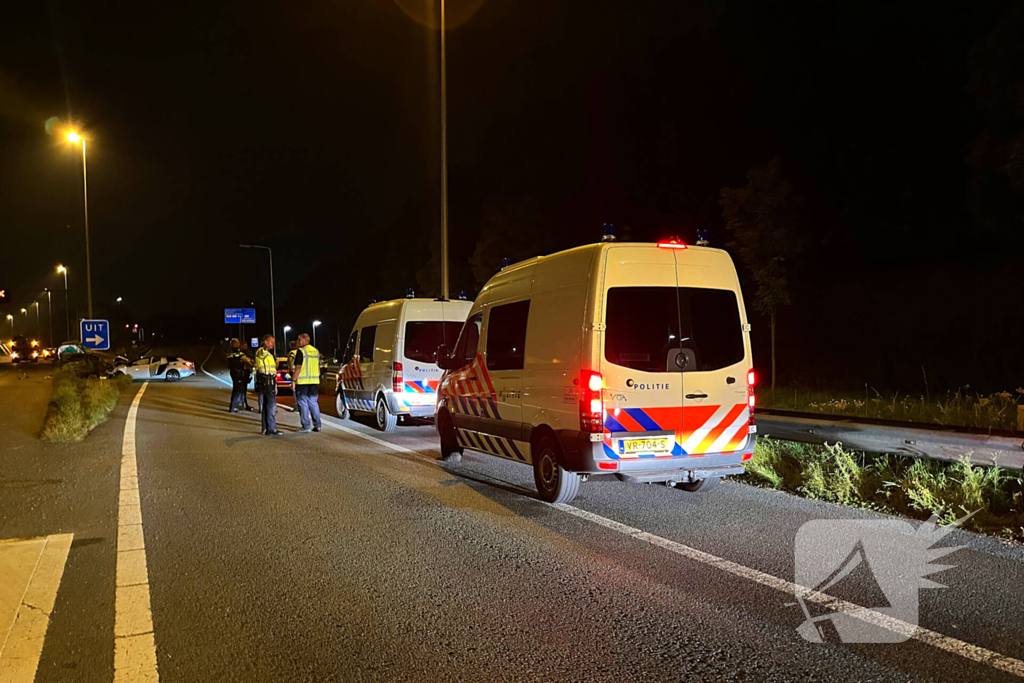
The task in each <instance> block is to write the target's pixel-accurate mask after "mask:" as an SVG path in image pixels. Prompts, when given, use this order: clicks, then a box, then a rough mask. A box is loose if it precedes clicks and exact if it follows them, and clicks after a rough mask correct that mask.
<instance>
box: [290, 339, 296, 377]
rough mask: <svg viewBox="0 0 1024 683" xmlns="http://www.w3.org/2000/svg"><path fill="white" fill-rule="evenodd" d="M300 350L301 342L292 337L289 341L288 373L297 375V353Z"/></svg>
mask: <svg viewBox="0 0 1024 683" xmlns="http://www.w3.org/2000/svg"><path fill="white" fill-rule="evenodd" d="M298 350H299V342H298V341H296V340H295V339H292V340H291V341H290V342H288V373H289V374H291V375H292V376H295V354H296V353H297V352H298Z"/></svg>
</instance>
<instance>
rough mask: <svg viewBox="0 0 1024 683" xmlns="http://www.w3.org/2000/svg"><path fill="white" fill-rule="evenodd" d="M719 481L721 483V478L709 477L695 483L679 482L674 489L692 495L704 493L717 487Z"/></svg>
mask: <svg viewBox="0 0 1024 683" xmlns="http://www.w3.org/2000/svg"><path fill="white" fill-rule="evenodd" d="M720 481H722V478H721V477H711V478H709V479H698V480H697V481H687V482H679V483H678V484H676V487H677V488H681V489H682V490H684V491H692V492H694V493H696V492H697V491H700V492H701V493H704V492H705V491H710V490H711V489H713V488H715V487H716V486H718V482H720Z"/></svg>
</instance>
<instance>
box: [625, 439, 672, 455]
mask: <svg viewBox="0 0 1024 683" xmlns="http://www.w3.org/2000/svg"><path fill="white" fill-rule="evenodd" d="M671 450H672V445H671V443H670V441H669V438H668V437H667V436H654V437H651V438H648V439H619V454H620V455H628V454H631V453H668V452H669V451H671Z"/></svg>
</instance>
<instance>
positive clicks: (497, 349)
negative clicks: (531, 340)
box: [487, 301, 530, 370]
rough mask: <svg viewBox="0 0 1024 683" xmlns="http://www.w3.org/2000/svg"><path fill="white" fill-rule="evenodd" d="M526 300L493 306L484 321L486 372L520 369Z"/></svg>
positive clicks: (524, 351) (528, 309) (527, 314)
mask: <svg viewBox="0 0 1024 683" xmlns="http://www.w3.org/2000/svg"><path fill="white" fill-rule="evenodd" d="M529 314H530V302H529V301H517V302H515V303H514V304H505V305H503V306H495V307H494V308H492V309H491V312H490V313H489V314H488V315H489V316H490V317H489V318H488V319H487V369H488V370H522V369H523V359H524V358H525V357H526V349H525V347H526V319H527V317H528V316H529Z"/></svg>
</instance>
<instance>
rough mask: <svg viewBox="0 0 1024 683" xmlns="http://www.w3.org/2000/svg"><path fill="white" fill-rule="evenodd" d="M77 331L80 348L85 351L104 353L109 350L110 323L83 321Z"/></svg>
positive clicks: (104, 321)
mask: <svg viewBox="0 0 1024 683" xmlns="http://www.w3.org/2000/svg"><path fill="white" fill-rule="evenodd" d="M78 329H79V332H80V334H81V339H82V346H83V347H84V348H85V349H86V350H87V351H106V350H107V349H109V348H110V323H108V322H107V321H106V320H83V321H81V322H80V323H79V328H78Z"/></svg>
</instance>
